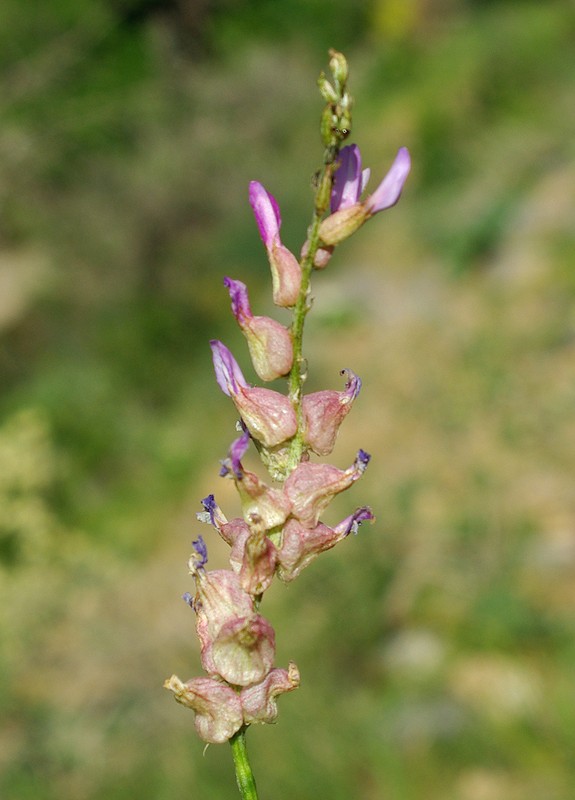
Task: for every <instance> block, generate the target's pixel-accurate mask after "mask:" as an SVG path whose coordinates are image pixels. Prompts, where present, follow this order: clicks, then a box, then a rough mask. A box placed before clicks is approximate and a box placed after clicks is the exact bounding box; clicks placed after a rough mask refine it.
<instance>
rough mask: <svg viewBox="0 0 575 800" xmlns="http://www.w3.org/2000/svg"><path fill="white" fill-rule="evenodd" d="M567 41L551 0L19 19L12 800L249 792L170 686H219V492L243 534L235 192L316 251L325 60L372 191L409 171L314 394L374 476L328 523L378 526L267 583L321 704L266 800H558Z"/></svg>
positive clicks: (0, 436)
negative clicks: (210, 499)
mask: <svg viewBox="0 0 575 800" xmlns="http://www.w3.org/2000/svg"><path fill="white" fill-rule="evenodd" d="M574 41H575V10H574V9H573V7H572V6H571V4H568V3H564V2H559V0H557V1H556V2H555V1H554V0H548V1H547V2H545V3H540V2H535V1H533V2H529V0H522V1H520V0H515V1H514V2H513V0H491V1H490V2H487V1H486V0H483V2H481V1H480V0H467V2H465V1H464V0H462V1H461V2H455V0H409V2H407V0H402V2H400V0H371V2H367V0H365V1H362V2H359V1H357V2H354V3H348V2H343V0H329V2H328V0H313V2H310V1H309V0H308V1H307V2H303V1H302V0H286V2H283V3H275V2H272V0H235V2H232V0H219V1H217V0H214V1H213V2H211V3H210V2H208V1H207V0H164V1H163V2H162V0H52V2H50V3H46V2H43V1H42V0H31V2H28V3H26V4H22V3H21V2H19V0H4V2H3V3H2V8H1V9H0V45H1V46H0V209H1V213H0V376H1V386H2V393H1V394H0V600H1V602H0V632H1V637H2V638H1V647H0V676H1V678H2V680H1V681H0V687H1V688H0V719H1V720H2V722H1V724H0V743H1V746H0V795H1V796H2V797H6V798H10V799H11V798H17V799H18V800H28V798H30V799H31V798H35V799H36V798H42V800H52V799H53V798H54V800H55V799H56V798H58V800H76V798H79V797H81V798H86V800H96V799H97V798H98V799H99V798H104V797H105V798H106V799H107V800H114V799H116V798H117V800H121V799H122V798H127V797H138V798H140V800H147V799H148V798H149V799H150V800H152V798H153V799H154V800H161V799H162V798H166V800H167V799H168V798H170V800H171V799H172V798H179V797H194V798H195V797H197V798H198V799H200V798H222V800H223V798H228V797H234V792H235V787H234V784H233V776H232V766H231V758H230V754H229V752H228V748H226V747H210V748H209V750H208V751H207V753H206V755H205V757H202V744H201V742H199V740H197V738H196V737H195V734H194V733H193V730H192V719H191V715H190V714H188V713H187V712H185V711H183V710H182V709H181V708H180V707H178V706H176V704H174V703H173V702H172V701H171V699H170V697H169V696H168V695H167V693H165V692H164V691H163V690H162V689H161V684H162V681H163V679H164V677H166V676H167V675H169V674H170V673H172V672H178V673H179V674H180V675H181V676H182V677H191V676H193V675H195V674H198V673H199V670H200V667H199V659H198V657H197V646H196V643H195V641H194V632H193V619H192V618H191V616H190V613H189V609H187V607H186V606H185V604H183V603H181V601H179V595H180V594H181V593H182V592H183V591H185V590H188V589H190V585H189V579H188V577H187V575H186V567H185V563H186V559H187V556H188V549H189V542H190V539H191V538H192V536H195V535H196V533H197V526H196V523H195V512H196V511H197V510H198V507H199V503H198V501H199V498H201V497H203V496H205V495H206V494H208V493H209V492H211V491H215V492H216V496H217V498H218V500H219V502H220V504H221V505H222V506H223V508H224V509H225V510H226V512H227V513H228V516H232V515H233V514H234V513H236V512H237V506H236V505H235V499H234V497H233V493H232V492H231V491H230V488H229V486H228V484H227V483H226V482H225V481H221V480H220V479H218V478H217V471H218V459H219V458H221V457H223V455H224V454H225V452H226V449H227V445H228V443H229V441H230V439H231V437H232V436H233V424H234V416H233V413H232V412H231V408H230V406H229V404H228V402H227V401H226V398H224V397H223V396H222V395H221V393H219V392H218V389H217V386H216V385H215V381H214V380H213V376H212V372H211V364H210V358H209V351H208V348H207V340H208V338H212V337H222V338H223V339H225V341H226V342H228V343H229V344H230V345H231V346H232V348H233V349H234V351H236V352H237V353H238V357H239V359H240V361H241V362H242V364H244V365H246V368H247V358H246V352H245V350H244V349H243V342H242V341H241V337H240V335H239V334H238V332H237V330H236V329H235V326H234V324H232V322H233V321H232V320H231V319H230V317H231V315H230V314H229V308H228V305H229V301H228V299H227V293H226V292H225V291H224V289H223V287H222V278H223V276H224V275H228V274H229V275H231V276H232V277H235V278H240V279H242V280H246V281H247V282H248V283H249V284H250V293H251V296H252V302H253V305H254V307H256V308H257V309H258V311H259V312H260V313H270V312H272V309H271V307H270V302H269V298H268V295H269V276H268V268H267V264H266V260H265V256H264V254H263V252H262V248H261V243H260V241H259V237H258V236H257V231H256V228H255V225H254V222H253V218H252V215H251V210H250V208H249V206H248V203H247V184H248V181H249V180H251V179H258V180H261V181H262V182H263V183H264V184H265V185H266V187H268V188H269V189H270V191H272V192H273V193H274V194H275V195H276V196H277V198H278V200H279V202H280V205H281V208H282V214H283V219H284V226H283V231H284V239H285V241H286V243H287V244H288V246H290V247H292V248H293V249H294V250H297V249H298V248H299V247H300V245H301V241H302V239H303V238H304V235H305V228H306V225H307V221H308V217H309V212H310V200H311V192H310V191H309V184H310V178H311V176H312V174H313V172H314V170H315V169H316V165H317V161H318V158H319V157H320V155H321V148H320V144H319V137H318V134H317V122H318V119H317V118H318V113H319V109H320V101H319V98H318V96H317V92H316V89H315V85H314V81H315V78H316V76H317V74H318V72H319V70H320V69H321V68H324V67H325V61H326V50H327V48H328V47H329V46H335V47H337V48H340V49H343V50H345V52H346V54H347V55H348V57H349V60H350V63H351V69H352V90H353V91H354V94H355V96H356V99H357V109H356V113H355V136H354V140H355V141H357V142H358V143H359V144H360V146H361V147H362V152H363V154H364V161H365V163H366V164H369V165H370V166H371V168H372V175H373V179H372V180H373V181H374V182H375V181H376V180H377V179H378V176H380V175H383V173H384V171H385V170H386V169H387V167H388V165H389V164H390V163H391V160H392V158H393V156H394V154H395V151H396V150H397V148H398V147H399V146H401V145H406V146H408V147H409V148H410V150H411V153H412V157H413V162H414V169H413V173H412V175H411V176H410V179H409V182H408V185H407V188H406V191H405V193H404V197H403V198H402V200H401V203H400V204H399V206H398V207H397V208H395V209H393V210H392V211H389V212H386V214H384V215H381V216H380V217H378V218H377V220H374V221H372V222H370V223H369V225H368V226H366V227H365V229H363V230H362V231H361V233H360V234H358V236H357V237H356V238H354V239H353V240H352V241H350V242H349V243H346V244H345V245H344V246H342V247H341V252H340V253H338V254H337V256H336V257H335V258H334V260H333V262H332V263H331V264H330V266H329V269H328V270H327V271H326V272H324V273H321V274H318V275H317V276H316V278H315V282H314V289H315V292H314V293H315V294H316V302H315V307H314V314H313V315H311V316H310V318H309V337H308V355H309V362H310V388H314V389H317V388H320V387H324V386H328V385H329V386H337V370H338V369H340V368H341V367H346V366H349V367H352V368H353V369H354V370H356V371H357V372H358V373H359V374H360V375H361V376H362V378H363V379H364V391H363V393H362V396H361V398H360V399H359V400H358V404H357V405H356V407H355V409H354V413H353V415H352V416H351V417H350V418H349V421H348V422H346V424H345V427H344V430H343V431H342V436H341V442H340V443H339V445H338V448H337V450H336V453H335V454H334V462H335V463H338V465H340V466H344V465H347V464H348V463H349V462H350V460H351V459H352V458H353V454H354V453H355V451H356V449H357V447H359V446H361V447H364V448H366V449H367V450H369V451H370V452H371V453H372V454H373V462H372V465H371V466H370V470H368V473H367V474H366V476H365V478H364V479H363V480H362V482H361V483H360V484H359V485H358V487H356V488H354V490H353V496H352V495H351V494H349V495H348V496H344V497H342V498H341V499H340V500H339V501H338V503H336V504H335V509H334V511H333V519H336V518H337V515H338V514H340V516H344V515H345V514H346V513H348V510H349V508H350V507H355V506H356V505H359V504H361V503H363V502H369V503H371V504H372V505H373V507H374V509H375V511H376V513H377V515H378V523H377V524H376V525H375V526H374V527H372V528H370V527H368V526H364V528H362V530H361V532H360V535H359V537H358V538H356V539H355V538H354V539H353V540H352V541H348V542H346V543H345V544H342V545H341V546H340V548H339V549H338V550H336V551H334V552H332V553H330V554H328V555H326V556H324V557H323V558H322V559H319V560H318V561H317V562H315V563H314V564H313V565H312V566H311V567H310V568H309V570H306V572H304V574H303V575H302V576H301V578H300V579H299V580H298V581H297V583H295V584H293V585H291V586H289V587H287V588H283V587H276V588H275V589H273V590H272V591H271V592H270V594H269V601H268V595H266V608H265V613H266V614H268V615H269V616H270V618H271V619H272V621H273V622H274V624H275V625H276V627H277V633H278V651H279V652H278V664H280V665H284V664H285V663H286V662H287V660H288V659H290V658H291V659H294V660H295V661H296V662H297V663H298V665H299V667H300V670H301V671H302V675H303V685H302V687H301V689H300V690H298V692H297V693H295V694H294V695H292V696H290V697H289V698H286V699H285V700H284V701H282V702H281V713H280V718H279V723H278V725H277V726H275V727H266V728H263V727H262V728H258V729H254V730H253V731H251V732H250V740H251V741H250V745H251V747H250V749H251V753H252V756H253V760H254V765H255V769H256V775H257V776H258V782H259V786H260V790H261V794H262V797H276V798H283V797H297V798H298V799H299V800H307V798H310V799H311V798H314V800H315V799H316V798H318V797H330V798H334V800H339V798H342V800H343V798H349V797H354V798H362V800H376V798H377V800H381V799H382V798H385V799H386V800H388V799H389V800H423V798H425V800H435V798H437V799H438V800H439V798H441V800H444V798H453V800H541V798H545V800H570V798H571V797H572V796H573V789H572V787H573V784H574V783H575V767H574V763H575V762H574V760H573V751H574V746H575V741H574V736H575V734H574V732H575V690H574V684H573V680H572V675H573V669H574V667H575V646H574V642H575V638H574V632H575V631H574V624H573V619H574V610H575V494H574V493H573V472H574V469H575V455H574V454H575V416H574V408H575V380H574V373H573V364H574V363H575V359H574V355H575V311H574V302H575V278H574V276H575V256H574V252H575V236H574V233H573V230H574V229H573V212H574V208H575V188H574V187H575V166H574V164H575V160H574V155H575V152H574V149H575V147H574V142H575V137H574V135H573V134H574V131H575V109H574V106H573V96H574V93H575V67H574V66H573V57H572V53H573V43H574ZM273 313H275V312H273ZM209 544H210V554H211V563H213V565H214V566H219V565H222V564H224V561H225V549H224V547H223V545H221V544H219V543H217V542H215V541H213V540H211V539H210V542H209ZM344 632H345V634H344V635H342V634H343V633H344Z"/></svg>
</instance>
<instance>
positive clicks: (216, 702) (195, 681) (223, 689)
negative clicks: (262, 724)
mask: <svg viewBox="0 0 575 800" xmlns="http://www.w3.org/2000/svg"><path fill="white" fill-rule="evenodd" d="M164 687H165V688H166V689H169V690H170V691H171V692H173V693H174V697H175V699H176V700H177V701H178V703H181V704H182V705H184V706H187V707H188V708H191V709H192V710H193V711H194V712H195V714H196V719H195V728H196V731H197V732H198V734H199V736H200V737H201V738H202V739H203V740H204V741H205V742H209V743H210V744H221V743H222V742H227V740H228V739H231V737H232V736H233V735H234V733H236V732H237V731H238V730H239V729H240V728H241V726H242V724H243V717H242V705H241V700H240V696H239V695H238V693H237V692H235V691H234V690H233V689H232V688H231V686H227V685H226V684H225V683H221V682H220V681H217V680H214V679H213V678H192V680H190V681H186V683H183V682H182V681H181V680H180V679H179V678H178V676H177V675H172V677H171V678H168V679H167V680H166V681H165V682H164Z"/></svg>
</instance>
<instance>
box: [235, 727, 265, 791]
mask: <svg viewBox="0 0 575 800" xmlns="http://www.w3.org/2000/svg"><path fill="white" fill-rule="evenodd" d="M230 744H231V746H232V755H233V758H234V766H235V768H236V781H237V784H238V789H239V790H240V795H241V796H242V800H258V791H257V789H256V781H255V778H254V774H253V772H252V768H251V765H250V760H249V758H248V751H247V748H246V726H245V725H244V726H242V727H241V728H240V729H239V731H238V732H237V733H235V734H234V735H233V736H232V738H231V739H230Z"/></svg>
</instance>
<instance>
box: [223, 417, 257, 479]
mask: <svg viewBox="0 0 575 800" xmlns="http://www.w3.org/2000/svg"><path fill="white" fill-rule="evenodd" d="M240 424H241V425H242V428H243V433H242V435H241V436H239V437H238V438H237V439H234V441H233V442H232V443H231V445H230V449H229V452H228V457H227V458H226V459H225V460H224V461H222V468H221V470H220V477H221V478H223V477H225V476H226V475H228V474H229V473H230V472H233V474H234V476H235V477H236V479H237V480H241V479H242V477H243V473H242V465H241V460H242V458H243V457H244V454H245V452H246V450H247V449H248V446H249V443H250V434H249V431H248V429H247V428H246V427H245V425H244V424H243V423H240Z"/></svg>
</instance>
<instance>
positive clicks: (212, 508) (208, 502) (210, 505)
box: [200, 494, 219, 528]
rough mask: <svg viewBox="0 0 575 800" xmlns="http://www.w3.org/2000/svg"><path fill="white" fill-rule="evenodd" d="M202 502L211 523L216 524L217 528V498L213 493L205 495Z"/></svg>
mask: <svg viewBox="0 0 575 800" xmlns="http://www.w3.org/2000/svg"><path fill="white" fill-rule="evenodd" d="M200 503H201V504H202V505H203V507H204V510H205V511H206V512H207V513H208V514H209V517H210V523H211V524H212V525H213V526H214V528H216V527H217V525H216V521H215V520H216V514H217V513H218V512H219V508H218V505H217V503H216V498H215V497H214V495H213V494H209V495H208V496H207V497H204V499H203V500H200ZM206 521H207V520H206Z"/></svg>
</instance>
